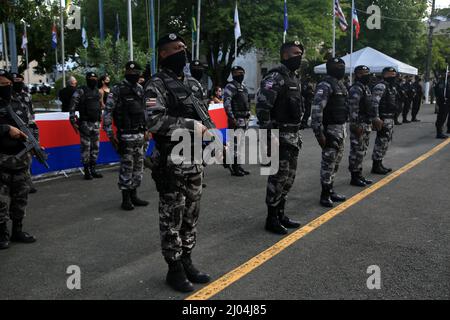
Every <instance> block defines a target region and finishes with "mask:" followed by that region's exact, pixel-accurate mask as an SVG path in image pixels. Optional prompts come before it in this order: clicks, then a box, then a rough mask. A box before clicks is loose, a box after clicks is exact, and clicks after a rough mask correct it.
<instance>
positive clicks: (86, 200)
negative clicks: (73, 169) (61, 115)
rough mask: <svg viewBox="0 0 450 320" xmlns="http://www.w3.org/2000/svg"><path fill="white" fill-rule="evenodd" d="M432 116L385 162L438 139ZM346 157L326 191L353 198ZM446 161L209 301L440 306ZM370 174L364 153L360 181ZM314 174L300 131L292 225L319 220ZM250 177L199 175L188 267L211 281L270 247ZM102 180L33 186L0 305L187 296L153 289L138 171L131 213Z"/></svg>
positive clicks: (309, 143) (150, 211) (154, 264)
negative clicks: (74, 277)
mask: <svg viewBox="0 0 450 320" xmlns="http://www.w3.org/2000/svg"><path fill="white" fill-rule="evenodd" d="M433 110H434V108H433V107H431V106H425V107H423V109H422V111H421V114H420V116H421V119H422V120H423V121H422V122H420V123H416V124H408V125H402V126H400V127H398V126H397V127H396V128H395V130H396V132H395V135H394V142H393V144H392V146H391V148H390V150H389V153H388V157H387V159H386V161H385V163H386V164H387V165H389V166H392V167H393V168H394V169H399V168H400V167H402V166H403V165H405V164H407V163H409V162H410V161H412V160H414V159H416V158H417V157H419V156H420V155H422V154H424V153H426V152H427V151H429V150H430V149H432V148H433V147H434V146H436V145H437V144H439V143H440V142H442V141H441V140H436V139H435V138H434V135H435V129H434V119H435V115H434V114H433ZM371 147H373V141H372V143H371ZM370 154H371V153H370ZM347 155H348V148H347V150H346V156H345V157H344V160H343V163H342V166H341V170H340V172H339V174H338V177H337V181H336V184H335V187H336V189H337V190H338V191H340V192H343V193H345V194H347V195H348V196H350V195H354V194H356V193H358V192H360V190H361V189H359V188H356V187H352V186H350V185H349V184H348V183H349V174H348V171H347V164H348V160H347ZM449 163H450V145H447V146H446V147H445V148H443V149H442V150H441V151H439V152H438V153H436V154H435V155H433V156H432V157H430V158H429V159H427V160H425V161H424V162H422V163H420V164H419V165H418V166H416V167H414V168H413V169H411V170H410V171H408V172H406V173H405V174H403V175H401V176H399V177H398V178H397V179H395V180H393V181H392V182H391V183H389V184H387V185H386V186H384V187H383V188H381V189H380V190H378V191H376V192H375V193H373V194H371V195H370V196H368V197H367V198H365V199H363V200H362V201H360V202H359V203H357V204H355V205H354V206H352V207H350V208H349V209H347V210H346V211H345V212H343V213H342V214H340V215H339V216H337V217H335V218H334V219H332V220H331V221H329V222H327V223H325V224H324V225H322V226H320V227H319V228H318V229H316V230H315V231H313V232H311V233H310V234H308V235H306V236H305V237H304V238H302V239H300V240H299V241H298V242H296V243H295V244H293V245H292V246H290V247H288V248H287V249H286V250H284V251H283V252H282V253H281V254H279V255H277V256H275V257H274V258H273V259H271V260H269V261H268V262H267V263H265V264H263V265H262V266H260V267H259V268H257V269H256V270H254V271H253V272H251V273H250V274H248V275H246V276H245V277H243V278H242V279H241V280H239V281H237V282H235V283H234V284H232V285H231V286H229V287H228V288H226V289H225V290H223V291H222V292H219V293H218V294H217V295H215V296H214V297H213V299H403V298H413V299H428V298H431V299H449V298H450V245H449V244H450V198H449V194H450V193H449V191H450V187H449V183H450V170H449V168H450V165H449ZM370 165H371V161H370V156H368V157H367V160H366V162H365V172H366V173H368V172H369V170H370ZM319 167H320V152H319V147H318V146H317V143H316V142H315V140H314V137H313V134H312V132H311V131H310V130H308V131H306V132H304V146H303V151H302V153H301V157H300V160H299V169H298V176H297V179H296V182H295V186H294V188H293V190H292V192H291V197H290V199H289V202H288V204H287V212H288V213H289V215H290V216H292V217H294V218H296V219H299V220H300V221H301V222H302V223H308V222H309V221H311V220H313V219H315V218H316V217H318V216H320V215H321V214H323V213H325V212H326V210H325V209H324V208H322V207H320V206H319V205H318V197H319V192H320V183H319ZM249 169H250V171H251V172H252V175H251V176H249V177H245V178H236V177H231V176H230V175H229V173H228V172H227V171H225V170H224V169H223V168H221V167H209V168H208V169H207V171H206V182H207V184H208V186H207V188H206V189H205V190H204V196H203V199H202V210H201V218H200V223H199V236H198V245H197V248H196V250H195V251H194V259H195V262H196V263H197V265H199V266H201V268H202V269H204V270H206V271H208V272H209V273H210V274H211V275H212V277H213V278H214V279H216V278H219V277H220V276H222V275H224V274H226V273H227V272H229V271H231V270H232V269H234V268H236V267H237V266H239V265H241V264H242V263H244V262H246V261H247V260H249V259H250V258H252V257H254V256H255V255H257V254H258V253H260V252H261V251H263V250H264V249H266V248H268V247H270V246H271V245H273V244H274V243H276V242H277V241H278V240H279V239H280V237H279V236H276V235H272V234H269V233H266V232H265V231H264V230H263V226H264V219H265V214H266V210H265V204H264V197H265V185H266V177H263V176H260V175H259V167H257V166H253V167H249ZM104 174H105V178H104V179H101V180H95V181H93V182H86V181H84V180H82V178H81V176H80V175H75V176H73V177H70V178H68V179H65V178H64V179H58V180H54V181H47V182H42V183H38V184H37V186H38V189H39V192H38V193H37V194H35V195H31V196H30V204H29V209H28V216H27V218H26V222H25V226H26V230H27V231H30V232H31V233H33V234H34V235H35V236H36V237H37V238H38V240H39V241H38V242H37V243H35V244H32V245H17V244H13V245H12V247H11V248H10V249H9V250H5V251H2V252H0V297H1V298H2V299H183V298H185V297H187V296H186V295H182V294H178V293H176V292H174V291H172V290H171V289H169V288H168V287H167V286H166V285H165V283H164V278H165V275H166V265H165V263H164V261H163V259H162V256H161V253H160V248H159V231H158V213H157V207H158V203H157V193H156V191H155V187H154V184H153V182H152V180H151V177H150V174H149V172H148V171H146V174H145V178H144V182H143V186H142V187H141V189H140V194H141V195H142V196H143V197H144V198H146V199H149V200H150V201H151V205H150V206H149V207H148V208H143V209H138V210H135V211H133V212H124V211H121V210H120V209H119V205H120V198H119V197H120V195H119V191H118V189H117V169H110V170H107V171H105V172H104ZM369 176H371V175H370V174H369ZM371 178H375V179H376V180H379V179H380V177H374V176H371ZM70 265H77V266H79V267H80V268H81V287H82V288H81V290H74V291H70V290H68V289H67V287H66V280H67V277H68V275H67V274H66V268H67V267H68V266H70ZM370 265H377V266H379V267H380V270H381V289H380V290H369V289H368V288H367V286H366V280H367V278H368V277H369V274H367V273H366V271H367V268H368V267H369V266H370ZM198 288H200V287H198Z"/></svg>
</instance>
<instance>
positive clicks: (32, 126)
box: [25, 100, 39, 141]
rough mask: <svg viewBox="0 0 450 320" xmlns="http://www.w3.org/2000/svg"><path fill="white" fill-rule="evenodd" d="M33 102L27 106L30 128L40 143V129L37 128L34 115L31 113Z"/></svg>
mask: <svg viewBox="0 0 450 320" xmlns="http://www.w3.org/2000/svg"><path fill="white" fill-rule="evenodd" d="M30 105H31V100H30V102H29V104H28V105H26V106H25V107H26V109H27V112H28V119H29V120H28V127H29V128H30V129H31V132H32V133H33V136H34V138H35V139H36V140H37V141H39V127H38V126H37V124H36V122H35V121H34V115H33V114H32V113H31V110H32V109H31V108H32V107H30Z"/></svg>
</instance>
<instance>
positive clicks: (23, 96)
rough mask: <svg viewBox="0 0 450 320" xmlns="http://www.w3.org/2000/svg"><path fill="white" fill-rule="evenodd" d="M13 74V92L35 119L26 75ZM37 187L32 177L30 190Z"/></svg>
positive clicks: (33, 191) (34, 191)
mask: <svg viewBox="0 0 450 320" xmlns="http://www.w3.org/2000/svg"><path fill="white" fill-rule="evenodd" d="M11 76H12V78H13V91H14V92H13V94H14V95H16V97H17V98H18V99H19V100H20V101H21V102H22V103H23V104H25V105H26V106H27V107H28V111H29V112H30V115H31V119H32V120H34V108H33V101H32V99H31V95H30V94H29V93H28V92H26V91H25V83H24V80H25V79H24V77H23V75H21V74H20V73H15V72H12V73H11ZM30 175H31V161H30ZM36 192H37V189H36V187H35V186H34V183H33V181H32V180H31V179H30V192H29V193H36Z"/></svg>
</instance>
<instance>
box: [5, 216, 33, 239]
mask: <svg viewBox="0 0 450 320" xmlns="http://www.w3.org/2000/svg"><path fill="white" fill-rule="evenodd" d="M11 242H21V243H33V242H36V238H35V237H33V236H32V235H30V234H29V233H27V232H23V231H22V220H13V222H12V232H11Z"/></svg>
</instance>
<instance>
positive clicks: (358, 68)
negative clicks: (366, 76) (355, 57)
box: [355, 65, 370, 73]
mask: <svg viewBox="0 0 450 320" xmlns="http://www.w3.org/2000/svg"><path fill="white" fill-rule="evenodd" d="M358 71H367V72H369V73H370V68H369V67H368V66H364V65H361V66H357V67H356V68H355V73H356V72H358Z"/></svg>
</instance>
